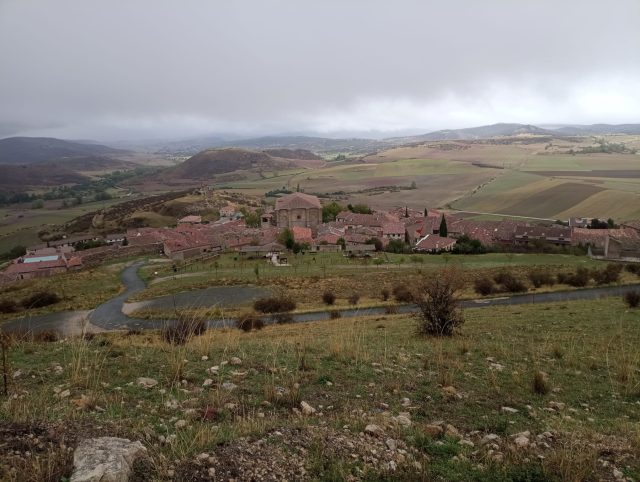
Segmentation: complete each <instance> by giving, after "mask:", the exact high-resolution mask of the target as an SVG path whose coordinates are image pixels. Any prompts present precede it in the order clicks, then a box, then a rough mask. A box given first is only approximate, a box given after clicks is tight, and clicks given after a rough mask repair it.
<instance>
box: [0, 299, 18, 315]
mask: <svg viewBox="0 0 640 482" xmlns="http://www.w3.org/2000/svg"><path fill="white" fill-rule="evenodd" d="M16 311H18V304H17V303H16V302H15V301H13V300H2V301H0V313H15V312H16Z"/></svg>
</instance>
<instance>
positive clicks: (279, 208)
mask: <svg viewBox="0 0 640 482" xmlns="http://www.w3.org/2000/svg"><path fill="white" fill-rule="evenodd" d="M274 217H275V222H276V226H278V227H279V228H293V227H294V226H299V227H303V228H312V229H314V228H316V227H317V226H318V225H319V224H320V223H321V222H322V205H321V204H320V200H319V199H318V198H317V197H316V196H311V195H309V194H304V193H301V192H294V193H292V194H288V195H286V196H283V197H281V198H279V199H278V200H276V208H275V211H274Z"/></svg>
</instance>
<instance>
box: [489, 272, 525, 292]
mask: <svg viewBox="0 0 640 482" xmlns="http://www.w3.org/2000/svg"><path fill="white" fill-rule="evenodd" d="M494 280H495V282H496V283H498V284H500V285H502V288H503V290H504V291H507V292H509V293H522V292H523V291H527V287H526V286H525V284H524V283H523V282H522V281H520V280H519V279H518V278H516V277H515V276H514V275H513V274H511V273H509V272H508V271H503V272H501V273H498V274H497V275H496V276H495V277H494Z"/></svg>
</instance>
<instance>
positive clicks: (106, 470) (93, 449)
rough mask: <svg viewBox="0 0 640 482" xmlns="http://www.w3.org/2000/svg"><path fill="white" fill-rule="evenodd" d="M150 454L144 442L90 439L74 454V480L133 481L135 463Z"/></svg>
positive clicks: (80, 444) (121, 439)
mask: <svg viewBox="0 0 640 482" xmlns="http://www.w3.org/2000/svg"><path fill="white" fill-rule="evenodd" d="M145 453H146V449H145V448H144V446H143V445H142V444H141V443H140V442H131V441H130V440H128V439H123V438H116V437H100V438H93V439H86V440H83V441H81V442H80V443H79V444H78V447H77V448H76V450H75V452H74V454H73V467H74V470H73V474H72V475H71V479H70V481H71V482H121V481H127V480H129V475H130V474H131V468H132V467H133V464H134V462H135V461H136V460H137V459H138V458H140V457H141V456H143V455H144V454H145Z"/></svg>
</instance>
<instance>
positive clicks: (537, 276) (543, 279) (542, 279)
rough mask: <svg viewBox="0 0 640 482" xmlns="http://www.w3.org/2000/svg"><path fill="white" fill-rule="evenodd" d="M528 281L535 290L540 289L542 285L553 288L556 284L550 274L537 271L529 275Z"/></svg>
mask: <svg viewBox="0 0 640 482" xmlns="http://www.w3.org/2000/svg"><path fill="white" fill-rule="evenodd" d="M529 281H531V284H532V285H533V286H535V287H536V288H540V287H541V286H543V285H547V286H553V285H554V284H555V282H556V280H555V279H554V278H553V276H552V275H551V273H548V272H539V271H534V272H532V273H529Z"/></svg>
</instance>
